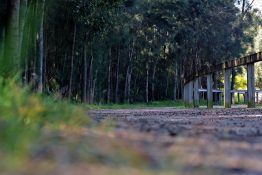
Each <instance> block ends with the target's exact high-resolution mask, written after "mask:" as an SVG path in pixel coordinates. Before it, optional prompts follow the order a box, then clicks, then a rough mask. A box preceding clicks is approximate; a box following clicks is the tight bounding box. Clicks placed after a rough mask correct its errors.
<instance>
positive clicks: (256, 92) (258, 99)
mask: <svg viewBox="0 0 262 175" xmlns="http://www.w3.org/2000/svg"><path fill="white" fill-rule="evenodd" d="M256 95H257V103H259V93H258V92H256Z"/></svg>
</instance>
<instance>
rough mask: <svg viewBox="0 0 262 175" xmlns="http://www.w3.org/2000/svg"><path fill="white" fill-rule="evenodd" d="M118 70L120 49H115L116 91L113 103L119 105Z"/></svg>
mask: <svg viewBox="0 0 262 175" xmlns="http://www.w3.org/2000/svg"><path fill="white" fill-rule="evenodd" d="M119 69H120V48H119V46H118V47H117V68H116V91H115V102H116V103H119Z"/></svg>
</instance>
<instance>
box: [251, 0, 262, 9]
mask: <svg viewBox="0 0 262 175" xmlns="http://www.w3.org/2000/svg"><path fill="white" fill-rule="evenodd" d="M253 7H254V8H258V9H260V10H261V11H262V0H255V1H254V6H253Z"/></svg>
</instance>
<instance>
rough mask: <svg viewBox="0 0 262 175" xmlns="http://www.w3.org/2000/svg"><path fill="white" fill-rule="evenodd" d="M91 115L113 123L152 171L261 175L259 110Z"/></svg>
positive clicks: (261, 118)
mask: <svg viewBox="0 0 262 175" xmlns="http://www.w3.org/2000/svg"><path fill="white" fill-rule="evenodd" d="M90 115H91V116H92V118H93V119H94V120H95V121H96V122H98V123H101V122H104V121H108V120H109V121H113V123H115V132H118V133H119V135H120V136H119V137H123V138H126V139H129V141H130V143H131V144H135V145H137V146H138V147H141V148H142V149H143V150H144V152H146V154H147V155H148V156H149V157H150V158H151V160H152V162H153V163H152V164H154V166H156V167H157V166H162V167H165V166H166V167H169V168H170V166H171V167H173V168H174V169H176V170H177V172H179V173H178V174H230V175H231V174H232V175H233V174H243V175H244V174H245V175H247V174H252V175H259V174H262V110H261V109H213V110H206V109H199V110H195V109H194V110H185V109H172V108H162V109H141V110H102V111H91V112H90ZM123 133H125V134H123ZM133 135H134V137H132V136H133Z"/></svg>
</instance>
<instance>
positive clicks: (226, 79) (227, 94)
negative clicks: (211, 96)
mask: <svg viewBox="0 0 262 175" xmlns="http://www.w3.org/2000/svg"><path fill="white" fill-rule="evenodd" d="M230 75H231V70H230V69H226V70H225V71H224V107H225V108H231V88H230Z"/></svg>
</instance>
